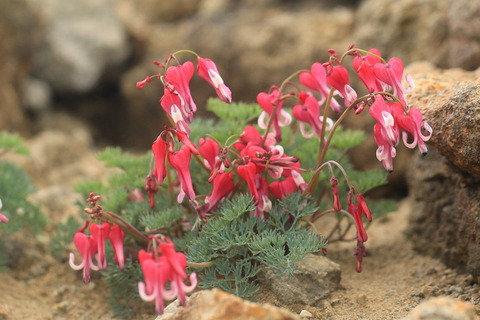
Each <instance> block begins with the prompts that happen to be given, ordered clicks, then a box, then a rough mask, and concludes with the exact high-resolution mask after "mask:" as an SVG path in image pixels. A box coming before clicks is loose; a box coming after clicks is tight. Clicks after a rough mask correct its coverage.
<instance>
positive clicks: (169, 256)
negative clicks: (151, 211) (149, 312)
mask: <svg viewBox="0 0 480 320" xmlns="http://www.w3.org/2000/svg"><path fill="white" fill-rule="evenodd" d="M159 253H161V254H162V255H161V256H160V257H158V258H155V257H154V255H153V254H152V253H147V252H145V251H144V250H140V251H139V253H138V260H139V261H140V265H141V266H142V272H143V277H144V280H145V282H139V283H138V291H139V294H140V297H141V298H142V299H143V300H144V301H153V300H155V309H156V311H157V313H158V314H162V313H163V300H173V299H175V297H178V299H179V301H180V304H181V305H185V304H186V297H185V294H186V293H189V292H191V291H192V290H193V289H194V288H195V286H196V285H197V277H196V274H195V273H194V272H192V273H191V274H190V277H189V280H190V285H185V283H184V282H185V280H186V279H187V274H186V272H185V268H186V264H187V259H186V257H185V255H184V254H183V253H181V252H176V251H175V249H174V247H173V244H172V243H161V244H160V250H159ZM168 282H170V290H167V289H166V285H167V283H168Z"/></svg>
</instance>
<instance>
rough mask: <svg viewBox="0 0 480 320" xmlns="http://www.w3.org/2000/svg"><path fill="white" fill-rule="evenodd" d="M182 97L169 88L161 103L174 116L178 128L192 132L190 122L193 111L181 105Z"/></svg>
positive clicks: (171, 116) (165, 90)
mask: <svg viewBox="0 0 480 320" xmlns="http://www.w3.org/2000/svg"><path fill="white" fill-rule="evenodd" d="M182 103H183V102H182V100H181V97H180V96H179V95H178V94H177V93H176V92H174V93H172V92H170V91H169V90H168V89H167V88H165V89H164V94H163V97H162V98H161V99H160V105H161V106H162V108H163V110H164V111H165V112H166V113H167V114H168V115H169V116H170V118H172V120H173V122H174V123H175V128H176V129H177V130H180V131H183V132H185V133H186V134H187V135H188V134H190V127H189V126H188V123H191V122H192V120H193V112H187V111H186V110H185V108H182V107H181V104H182Z"/></svg>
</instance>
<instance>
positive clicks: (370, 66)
mask: <svg viewBox="0 0 480 320" xmlns="http://www.w3.org/2000/svg"><path fill="white" fill-rule="evenodd" d="M369 52H371V53H373V54H375V55H376V56H378V57H376V56H374V55H371V54H366V55H364V56H360V55H359V56H356V57H355V58H354V59H353V68H354V69H355V70H356V71H357V75H358V77H359V78H360V80H362V82H363V84H364V85H365V86H366V87H367V90H368V92H380V91H383V85H382V82H381V81H380V80H379V79H378V78H377V76H376V75H375V69H374V66H375V65H376V64H377V63H381V61H382V60H381V59H380V58H379V57H381V53H380V51H378V50H377V49H370V50H369Z"/></svg>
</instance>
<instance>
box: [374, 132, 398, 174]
mask: <svg viewBox="0 0 480 320" xmlns="http://www.w3.org/2000/svg"><path fill="white" fill-rule="evenodd" d="M373 138H374V139H375V143H376V144H377V146H378V148H377V151H376V156H377V159H378V161H380V162H381V163H382V165H383V167H384V168H385V170H387V171H388V172H392V171H393V158H395V156H396V155H397V150H396V149H395V145H394V142H393V141H392V140H390V138H388V135H387V133H386V132H385V129H384V128H383V127H382V126H381V125H380V124H378V123H376V124H375V125H374V126H373Z"/></svg>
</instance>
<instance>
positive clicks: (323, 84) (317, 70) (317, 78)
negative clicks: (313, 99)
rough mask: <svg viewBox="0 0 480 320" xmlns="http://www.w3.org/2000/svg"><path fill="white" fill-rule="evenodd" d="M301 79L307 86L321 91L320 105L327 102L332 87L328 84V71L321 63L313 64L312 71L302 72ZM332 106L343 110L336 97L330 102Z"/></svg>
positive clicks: (337, 109) (335, 109)
mask: <svg viewBox="0 0 480 320" xmlns="http://www.w3.org/2000/svg"><path fill="white" fill-rule="evenodd" d="M299 80H300V83H301V84H303V85H304V86H305V87H307V88H310V89H312V90H315V91H317V92H318V93H320V96H321V99H320V101H319V102H318V104H319V105H322V104H323V103H324V102H325V100H326V99H327V97H328V95H329V94H330V88H329V87H328V85H327V71H326V70H325V67H324V66H323V65H322V64H321V63H319V62H316V63H314V64H312V66H311V68H310V72H308V71H305V72H302V73H300V76H299ZM330 107H331V108H332V110H333V111H335V112H340V110H341V106H340V104H338V102H337V101H336V100H335V99H334V98H333V99H332V101H331V102H330Z"/></svg>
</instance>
